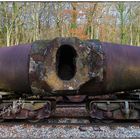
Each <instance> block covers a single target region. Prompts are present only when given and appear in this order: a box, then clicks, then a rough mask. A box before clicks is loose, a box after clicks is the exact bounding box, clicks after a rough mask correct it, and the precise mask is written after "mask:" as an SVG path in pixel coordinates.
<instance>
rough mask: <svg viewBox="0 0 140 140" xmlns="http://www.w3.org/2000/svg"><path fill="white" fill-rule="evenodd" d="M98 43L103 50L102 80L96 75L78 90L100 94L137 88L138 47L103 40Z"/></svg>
mask: <svg viewBox="0 0 140 140" xmlns="http://www.w3.org/2000/svg"><path fill="white" fill-rule="evenodd" d="M91 42H92V41H91ZM100 45H101V48H102V51H103V67H102V68H103V80H99V79H98V77H96V78H93V79H91V80H89V81H88V82H87V83H85V84H84V85H83V86H82V87H81V89H80V92H81V93H86V94H88V95H102V94H110V93H114V92H119V91H127V90H128V91H129V90H133V89H139V88H140V82H139V81H140V61H139V60H140V55H139V54H140V48H139V47H137V46H127V45H119V44H112V43H104V42H101V43H100Z"/></svg>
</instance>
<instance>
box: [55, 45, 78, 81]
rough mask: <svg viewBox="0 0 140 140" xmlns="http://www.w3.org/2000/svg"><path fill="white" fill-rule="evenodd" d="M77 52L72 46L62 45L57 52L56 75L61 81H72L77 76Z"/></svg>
mask: <svg viewBox="0 0 140 140" xmlns="http://www.w3.org/2000/svg"><path fill="white" fill-rule="evenodd" d="M76 57H77V52H76V50H75V48H74V47H73V46H71V45H68V44H64V45H61V46H60V47H59V48H58V50H57V52H56V73H57V76H58V77H59V78H60V79H61V80H67V81H68V80H71V79H72V78H73V77H74V76H75V74H76Z"/></svg>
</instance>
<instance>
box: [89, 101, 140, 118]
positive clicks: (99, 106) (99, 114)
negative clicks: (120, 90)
mask: <svg viewBox="0 0 140 140" xmlns="http://www.w3.org/2000/svg"><path fill="white" fill-rule="evenodd" d="M138 104H140V103H139V101H138V100H135V101H132V100H117V101H109V100H108V101H105V100H100V101H97V100H93V101H91V102H90V103H89V104H88V112H89V115H90V116H91V118H93V119H100V120H105V119H110V120H116V119H117V120H126V119H127V120H133V119H135V120H137V119H139V108H138V107H137V106H139V105H138Z"/></svg>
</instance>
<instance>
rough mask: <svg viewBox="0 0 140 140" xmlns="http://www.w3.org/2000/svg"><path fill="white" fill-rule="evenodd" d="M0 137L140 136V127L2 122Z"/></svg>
mask: <svg viewBox="0 0 140 140" xmlns="http://www.w3.org/2000/svg"><path fill="white" fill-rule="evenodd" d="M0 138H140V127H139V125H131V126H126V125H125V126H122V125H117V126H105V125H94V126H76V125H48V124H30V123H15V124H14V123H13V124H12V123H2V124H0Z"/></svg>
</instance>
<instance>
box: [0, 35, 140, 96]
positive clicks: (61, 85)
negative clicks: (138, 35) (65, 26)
mask: <svg viewBox="0 0 140 140" xmlns="http://www.w3.org/2000/svg"><path fill="white" fill-rule="evenodd" d="M139 54H140V48H139V47H136V46H128V45H119V44H113V43H105V42H99V41H95V40H87V41H81V40H79V39H78V38H55V39H54V40H51V41H43V40H40V41H35V42H34V43H32V44H28V45H18V46H12V47H3V48H0V89H1V90H5V91H16V92H18V93H23V92H24V93H32V94H39V95H40V94H42V95H46V96H55V95H64V96H67V95H79V94H85V95H92V96H94V95H102V94H108V93H113V92H118V91H122V90H133V89H138V88H140V55H139ZM71 98H73V96H71ZM77 98H79V96H77Z"/></svg>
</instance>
